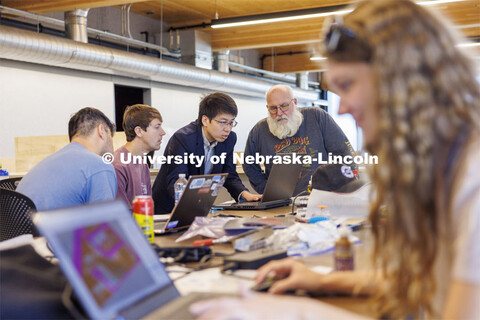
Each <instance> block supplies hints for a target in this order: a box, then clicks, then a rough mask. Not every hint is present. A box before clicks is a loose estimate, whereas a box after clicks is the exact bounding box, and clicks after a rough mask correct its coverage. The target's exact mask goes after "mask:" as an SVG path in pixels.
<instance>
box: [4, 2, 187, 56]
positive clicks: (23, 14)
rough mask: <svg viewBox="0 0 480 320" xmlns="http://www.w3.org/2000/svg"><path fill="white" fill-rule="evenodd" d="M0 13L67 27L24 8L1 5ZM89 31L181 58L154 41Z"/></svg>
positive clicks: (89, 32)
mask: <svg viewBox="0 0 480 320" xmlns="http://www.w3.org/2000/svg"><path fill="white" fill-rule="evenodd" d="M0 13H6V14H12V15H16V16H19V17H24V18H27V19H31V20H32V21H35V22H36V23H37V24H40V23H41V22H42V23H45V24H48V25H51V26H55V27H58V28H60V29H62V28H64V27H65V22H64V21H63V20H59V19H54V18H50V17H46V16H42V15H39V14H35V13H30V12H26V11H22V10H17V9H12V8H8V7H5V6H1V5H0ZM87 32H88V35H89V36H90V37H93V38H102V39H108V40H110V41H115V42H117V43H121V44H125V45H132V46H135V47H140V48H149V49H152V50H156V51H158V52H160V53H161V54H162V55H165V56H169V57H174V58H180V54H178V53H172V52H169V51H168V50H167V49H166V48H164V47H162V46H158V45H156V44H153V43H147V42H143V41H140V40H136V39H130V38H128V37H123V36H120V35H118V34H114V33H110V32H107V31H102V30H97V29H93V28H89V27H87Z"/></svg>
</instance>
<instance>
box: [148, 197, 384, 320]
mask: <svg viewBox="0 0 480 320" xmlns="http://www.w3.org/2000/svg"><path fill="white" fill-rule="evenodd" d="M289 212H291V207H290V206H288V207H280V208H273V209H268V210H262V211H255V210H252V211H246V210H222V211H217V212H216V213H217V214H218V213H222V214H232V215H237V216H242V217H245V218H250V217H253V216H259V217H274V216H276V215H282V214H285V213H289ZM181 234H182V233H177V234H169V235H162V236H155V243H156V244H157V245H159V246H160V247H183V246H192V244H193V241H195V240H200V239H202V237H199V236H197V237H194V238H191V239H188V240H185V241H182V242H178V243H177V242H175V240H176V239H177V238H178V237H179V236H180V235H181ZM354 235H356V236H357V237H359V238H360V240H361V241H362V243H361V244H359V245H355V247H354V248H355V269H356V270H367V269H370V268H371V258H370V256H371V252H372V240H371V236H370V230H369V229H368V227H364V228H362V229H361V230H359V231H356V232H354ZM212 250H213V251H214V252H219V253H223V254H228V253H233V252H234V250H233V247H232V245H231V244H221V245H219V244H217V245H214V246H212ZM300 259H301V260H302V261H304V262H305V263H306V264H307V265H309V266H317V265H323V266H327V267H333V265H334V260H333V253H326V254H322V255H316V256H312V257H306V258H300ZM318 299H319V300H321V301H323V302H325V303H328V304H332V305H335V306H338V307H340V308H343V309H347V310H349V311H352V312H355V313H358V314H361V315H364V316H369V317H376V313H375V310H374V304H373V302H372V301H371V300H370V299H369V298H362V297H339V296H328V297H320V298H318Z"/></svg>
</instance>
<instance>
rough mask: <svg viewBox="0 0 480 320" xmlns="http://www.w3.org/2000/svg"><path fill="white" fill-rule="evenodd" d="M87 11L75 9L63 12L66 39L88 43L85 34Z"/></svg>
mask: <svg viewBox="0 0 480 320" xmlns="http://www.w3.org/2000/svg"><path fill="white" fill-rule="evenodd" d="M88 10H89V9H87V10H80V9H76V10H73V11H67V12H65V34H66V35H67V37H68V38H70V39H72V40H74V41H79V42H84V43H87V42H88V34H87V15H88Z"/></svg>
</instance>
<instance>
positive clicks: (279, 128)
mask: <svg viewBox="0 0 480 320" xmlns="http://www.w3.org/2000/svg"><path fill="white" fill-rule="evenodd" d="M280 119H287V122H283V121H278V120H280ZM302 122H303V114H302V113H301V112H300V111H298V109H297V108H295V110H294V111H293V113H292V116H291V117H290V118H287V116H286V115H281V116H278V117H276V118H275V119H274V118H272V117H271V116H268V117H267V124H268V129H270V132H271V133H272V134H273V135H274V136H275V137H277V138H278V139H285V138H287V137H291V136H293V135H294V134H295V133H297V131H298V128H300V126H301V125H302Z"/></svg>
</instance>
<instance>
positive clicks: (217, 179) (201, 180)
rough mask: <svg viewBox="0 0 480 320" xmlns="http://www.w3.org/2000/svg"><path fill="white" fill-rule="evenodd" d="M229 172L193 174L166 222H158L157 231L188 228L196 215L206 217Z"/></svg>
mask: <svg viewBox="0 0 480 320" xmlns="http://www.w3.org/2000/svg"><path fill="white" fill-rule="evenodd" d="M227 176H228V173H215V174H206V175H192V176H190V177H188V182H187V185H186V187H185V190H184V191H183V193H182V195H181V196H180V199H179V201H178V203H177V205H176V206H175V207H174V208H173V211H172V214H171V216H170V218H169V219H168V221H167V223H166V224H161V223H156V225H155V233H163V232H165V231H176V230H182V229H185V228H188V227H189V226H190V225H191V224H192V223H193V221H194V220H195V217H205V216H207V215H208V213H209V212H210V209H211V207H212V205H213V203H214V202H215V199H216V198H217V195H218V192H219V190H220V188H221V187H222V186H223V185H224V183H225V181H226V179H227Z"/></svg>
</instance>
